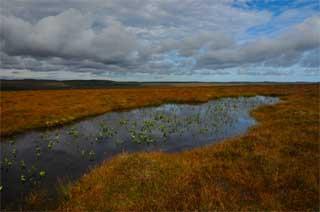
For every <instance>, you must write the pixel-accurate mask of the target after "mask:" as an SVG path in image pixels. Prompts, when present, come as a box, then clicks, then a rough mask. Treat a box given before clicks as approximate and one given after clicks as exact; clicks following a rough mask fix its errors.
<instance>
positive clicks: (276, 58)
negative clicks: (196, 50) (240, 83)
mask: <svg viewBox="0 0 320 212" xmlns="http://www.w3.org/2000/svg"><path fill="white" fill-rule="evenodd" d="M319 33H320V17H313V18H309V19H308V20H306V21H305V22H304V23H302V24H299V25H297V26H295V27H293V28H291V29H289V30H287V31H286V32H284V33H283V34H281V35H280V36H278V37H276V38H273V39H271V38H261V39H258V40H256V41H252V42H248V43H245V44H242V45H234V46H232V48H223V49H220V50H217V51H208V52H206V53H205V54H202V55H197V56H196V57H197V62H198V63H197V67H198V68H199V67H206V68H229V67H235V66H239V65H246V64H257V63H260V64H263V65H266V66H284V67H286V66H291V65H293V64H295V63H298V62H299V60H300V59H301V57H302V54H303V53H304V52H306V51H310V50H312V49H315V48H318V47H319V46H320V40H319Z"/></svg>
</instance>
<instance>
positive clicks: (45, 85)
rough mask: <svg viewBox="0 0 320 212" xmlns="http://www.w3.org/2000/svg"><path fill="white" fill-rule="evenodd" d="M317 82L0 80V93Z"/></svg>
mask: <svg viewBox="0 0 320 212" xmlns="http://www.w3.org/2000/svg"><path fill="white" fill-rule="evenodd" d="M318 83H319V82H197V81H188V82H179V81H177V82H171V81H170V82H165V81H164V82H156V81H153V82H134V81H131V82H130V81H129V82H119V81H112V80H61V81H60V80H42V79H39V80H38V79H21V80H8V79H0V88H1V90H2V91H17V90H57V89H79V88H113V87H124V88H125V87H139V86H160V85H167V86H183V85H194V86H209V85H247V84H250V85H268V84H271V85H272V84H318Z"/></svg>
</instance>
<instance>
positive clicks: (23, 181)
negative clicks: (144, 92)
mask: <svg viewBox="0 0 320 212" xmlns="http://www.w3.org/2000/svg"><path fill="white" fill-rule="evenodd" d="M26 180H27V179H26V176H24V175H21V176H20V181H21V182H22V183H25V182H26Z"/></svg>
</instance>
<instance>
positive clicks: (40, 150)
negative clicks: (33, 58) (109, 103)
mask: <svg viewBox="0 0 320 212" xmlns="http://www.w3.org/2000/svg"><path fill="white" fill-rule="evenodd" d="M278 101H279V99H278V98H275V97H264V96H255V97H239V98H222V99H218V100H212V101H209V102H207V103H204V104H197V105H188V104H164V105H161V106H158V107H147V108H139V109H134V110H130V111H125V112H110V113H106V114H104V115H100V116H98V117H95V118H89V119H85V120H82V121H79V122H77V123H73V124H70V125H66V126H63V127H59V128H54V129H48V130H46V131H30V132H27V133H24V134H19V135H17V136H15V137H11V138H6V139H5V140H4V141H3V142H1V143H0V145H1V164H0V165H1V184H0V185H1V186H2V187H1V190H2V191H1V203H2V204H1V207H2V208H3V207H7V206H10V205H11V206H10V207H12V204H14V205H15V207H19V206H18V205H19V204H23V202H22V200H23V199H24V198H25V196H26V194H27V193H28V192H30V191H32V190H35V189H40V188H41V189H43V188H45V189H46V190H48V191H49V193H51V195H52V196H54V194H55V187H56V186H55V185H56V184H57V182H58V181H61V180H66V179H67V180H75V179H77V178H79V177H80V176H81V175H83V174H84V173H85V172H86V171H87V170H88V169H90V168H91V167H94V166H96V165H98V164H99V163H101V162H102V161H103V160H106V159H109V158H111V157H113V156H114V155H116V154H119V153H121V152H137V151H166V152H176V151H181V150H186V149H191V148H194V147H198V146H204V145H208V144H212V143H215V142H217V141H220V140H222V139H225V138H229V137H232V136H235V135H239V134H241V133H244V132H245V131H246V130H247V129H248V128H249V127H250V126H252V125H254V124H255V120H254V119H253V118H252V117H250V115H249V112H250V110H252V109H253V108H255V107H257V106H259V105H265V104H275V103H277V102H278Z"/></svg>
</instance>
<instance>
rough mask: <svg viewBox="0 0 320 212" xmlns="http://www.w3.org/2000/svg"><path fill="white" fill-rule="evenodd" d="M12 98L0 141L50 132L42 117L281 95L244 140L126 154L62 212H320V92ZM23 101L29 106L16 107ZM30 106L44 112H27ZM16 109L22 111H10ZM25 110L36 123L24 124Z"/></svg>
mask: <svg viewBox="0 0 320 212" xmlns="http://www.w3.org/2000/svg"><path fill="white" fill-rule="evenodd" d="M12 93H13V92H10V94H9V93H5V92H3V93H2V98H1V99H2V100H1V101H2V103H3V104H2V105H1V107H2V110H1V111H2V125H1V132H2V135H8V134H10V133H12V132H20V131H23V130H26V129H28V128H34V127H42V126H45V124H44V123H45V122H46V121H48V120H46V118H44V120H43V121H39V120H42V119H40V118H39V117H41V114H42V115H43V116H44V117H46V116H45V114H46V113H47V114H54V113H53V112H54V111H56V114H57V117H56V118H55V119H58V120H60V119H61V118H62V117H64V116H65V115H70V114H72V116H73V117H74V119H76V118H81V117H84V116H89V115H94V114H98V113H103V112H105V111H108V110H115V109H126V108H131V107H137V106H147V105H155V104H160V103H163V102H168V101H171V102H182V101H183V102H185V101H187V102H188V101H191V102H195V101H196V102H199V101H200V102H201V101H206V100H208V99H212V98H218V97H223V96H251V95H256V94H259V95H272V96H281V99H282V102H281V103H279V104H277V105H272V106H263V107H259V108H258V109H256V110H254V111H253V112H252V115H253V116H254V117H255V118H256V119H257V120H258V122H259V124H258V125H257V126H255V127H253V128H251V129H250V130H249V132H248V133H246V134H245V135H243V136H239V137H236V138H233V139H229V140H226V141H225V142H222V143H220V144H216V145H210V146H207V147H202V148H197V149H194V150H190V151H185V152H181V153H174V154H168V153H160V152H154V153H134V154H126V153H123V154H121V155H119V156H117V157H115V158H113V159H112V160H110V161H106V162H104V163H103V164H102V165H101V166H99V167H97V168H94V169H93V170H91V171H89V172H88V173H87V174H86V175H84V176H83V177H82V178H81V179H80V180H79V181H78V182H75V183H74V184H72V185H68V187H67V188H64V191H63V195H62V196H63V197H61V200H60V202H59V206H58V210H67V211H88V210H89V211H92V210H120V211H128V210H134V211H145V210H170V211H171V210H188V211H189V210H233V211H235V210H236V211H237V210H285V211H288V210H297V211H300V210H303V211H306V210H312V211H315V210H319V209H320V207H319V174H320V173H319V159H320V158H319V156H320V154H319V153H320V149H319V126H320V125H319V124H320V123H319V120H320V113H319V103H320V100H319V97H320V96H319V84H317V85H281V86H280V85H279V86H230V87H199V88H195V87H192V88H188V87H183V88H164V87H157V88H154V87H153V88H141V89H110V90H72V91H32V92H17V93H16V96H14V95H13V94H12ZM30 95H31V96H30ZM19 96H21V97H22V99H21V100H24V101H22V102H19V101H21V100H19ZM49 96H51V97H52V99H51V100H50V99H49ZM3 97H5V98H3ZM39 97H43V98H39ZM67 97H68V98H67ZM106 98H107V99H108V101H107V102H105V101H106V100H105V99H106ZM32 99H33V100H34V102H35V103H36V102H38V103H39V102H41V104H42V106H40V107H39V105H38V106H37V105H36V104H35V105H30V104H31V102H32ZM10 104H11V105H12V106H14V107H13V108H16V110H14V109H13V108H7V107H8V106H9V105H10ZM24 104H26V108H29V109H30V110H29V113H30V114H32V116H25V114H24V113H20V115H19V108H21V107H22V106H21V105H24ZM73 104H75V105H73ZM19 105H20V106H21V107H19ZM44 105H46V106H44ZM4 106H5V107H4ZM43 107H44V108H43ZM64 107H65V110H63V108H64ZM3 108H6V110H3ZM32 108H33V109H32ZM37 108H38V109H37ZM40 108H42V109H40ZM59 108H61V109H60V110H58V109H59ZM77 108H81V110H80V109H77ZM10 111H11V112H10ZM48 111H51V112H48ZM9 112H10V113H9ZM45 112H46V113H45ZM5 114H6V115H5ZM9 114H11V117H8V116H9ZM16 117H24V118H22V120H21V121H20V122H24V124H23V125H19V126H20V127H18V126H10V125H9V126H3V125H4V124H6V125H8V124H9V123H14V121H13V120H14V119H15V118H16ZM28 117H29V118H28ZM33 118H34V119H35V120H34V119H33ZM10 120H11V121H12V122H10ZM17 120H18V119H17ZM17 120H16V122H17V123H20V122H18V121H17ZM21 126H22V127H21ZM26 126H28V127H26ZM31 199H33V201H32V204H31V207H32V208H41V209H43V208H45V207H46V200H45V198H38V197H37V195H35V196H34V197H33V198H31Z"/></svg>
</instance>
